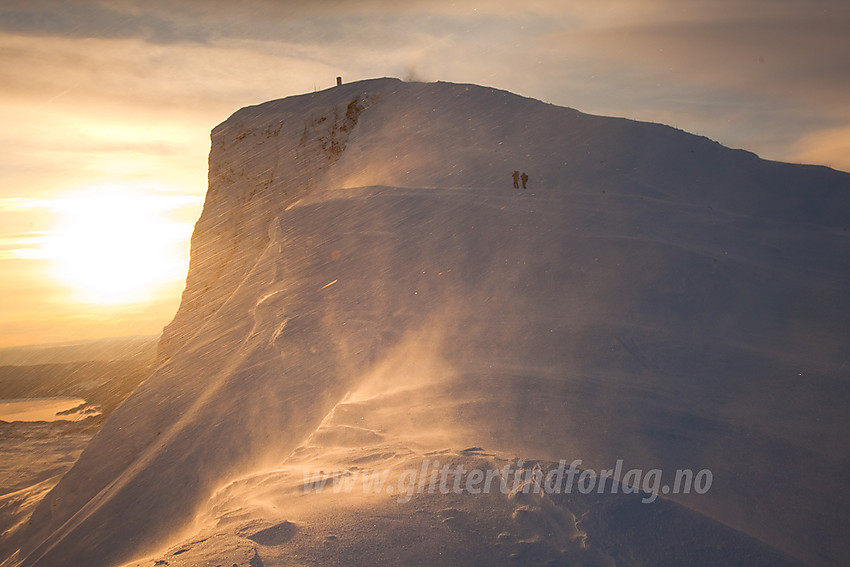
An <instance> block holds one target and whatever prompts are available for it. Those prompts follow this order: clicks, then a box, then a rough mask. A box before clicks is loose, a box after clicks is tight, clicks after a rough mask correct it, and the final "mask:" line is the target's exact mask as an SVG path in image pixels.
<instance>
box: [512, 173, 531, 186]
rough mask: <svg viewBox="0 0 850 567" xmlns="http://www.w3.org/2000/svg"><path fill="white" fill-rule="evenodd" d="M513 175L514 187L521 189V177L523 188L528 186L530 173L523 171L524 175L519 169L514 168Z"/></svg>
mask: <svg viewBox="0 0 850 567" xmlns="http://www.w3.org/2000/svg"><path fill="white" fill-rule="evenodd" d="M513 177H514V189H519V180H520V179H522V188H523V189H525V188H526V184H527V183H528V174H526V173H525V172H524V171H523V172H522V175H520V174H519V171H517V170H516V169H515V170H514V173H513Z"/></svg>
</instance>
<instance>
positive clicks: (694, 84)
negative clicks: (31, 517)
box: [0, 0, 850, 346]
mask: <svg viewBox="0 0 850 567" xmlns="http://www.w3.org/2000/svg"><path fill="white" fill-rule="evenodd" d="M400 4H403V5H400ZM518 5H520V3H516V2H507V1H496V2H487V3H475V2H465V1H458V2H440V1H434V0H429V1H428V2H425V1H415V2H405V3H398V2H390V1H389V0H370V1H361V2H343V1H326V2H287V1H272V0H264V1H261V0H254V1H250V2H238V3H237V2H225V1H223V0H213V1H201V0H194V1H183V2H176V3H175V2H173V1H169V2H165V1H164V0H151V1H148V2H132V1H114V2H106V3H104V2H99V1H95V0H80V1H75V2H67V1H64V0H28V1H16V0H12V1H11V2H4V3H3V4H2V6H0V84H2V85H3V86H2V87H0V124H2V127H1V128H0V346H9V345H18V344H34V343H43V342H54V341H64V340H79V339H89V338H98V337H104V336H119V335H138V334H157V333H158V332H159V331H160V330H161V328H162V326H163V325H165V324H166V323H167V322H168V321H169V320H170V318H171V317H172V316H173V313H174V311H175V310H176V308H177V305H178V303H179V297H180V291H181V289H182V285H183V279H184V278H185V269H186V265H187V259H188V238H189V235H190V233H191V226H192V223H193V222H194V220H195V219H196V218H197V216H198V215H199V213H200V209H201V204H202V199H203V195H204V192H205V189H206V167H207V164H206V157H207V152H208V150H209V131H210V130H211V129H212V128H213V127H214V126H215V125H216V124H218V123H219V122H221V121H223V120H224V119H226V118H227V116H228V115H230V114H231V113H232V112H233V111H235V110H236V109H238V108H240V107H242V106H246V105H249V104H256V103H259V102H263V101H265V100H270V99H274V98H280V97H284V96H288V95H291V94H298V93H302V92H308V91H312V90H314V89H321V88H326V87H330V86H332V85H333V84H334V78H335V77H336V76H337V75H342V76H343V77H344V78H345V79H346V80H355V79H361V78H371V77H380V76H397V77H400V78H413V79H419V80H426V81H430V80H446V81H455V82H470V83H478V84H482V85H486V86H494V87H498V88H503V89H507V90H511V91H513V92H517V93H519V94H522V95H526V96H531V97H535V98H539V99H542V100H545V101H548V102H552V103H554V104H558V105H563V106H571V107H574V108H577V109H579V110H582V111H585V112H590V113H594V114H606V115H614V116H625V117H629V118H635V119H640V120H647V121H653V122H663V123H667V124H670V125H673V126H676V127H678V128H681V129H684V130H688V131H691V132H694V133H698V134H702V135H706V136H708V137H710V138H712V139H715V140H718V141H719V142H721V143H723V144H725V145H728V146H732V147H743V148H746V149H748V150H751V151H754V152H756V153H758V154H759V155H761V156H762V157H765V158H769V159H779V160H785V161H795V162H806V163H816V164H825V165H829V166H832V167H834V168H836V169H844V170H850V107H848V105H847V104H846V101H847V100H848V99H850V97H849V96H848V94H850V84H848V83H850V72H848V71H850V60H848V55H847V54H848V53H850V41H849V40H848V39H847V36H848V34H847V33H846V30H847V29H850V6H848V5H847V3H846V2H843V1H838V0H835V1H833V0H830V1H824V0H805V1H803V0H799V1H795V0H784V1H779V2H778V1H774V0H761V1H754V0H749V1H746V2H732V1H725V0H719V1H718V0H711V1H708V0H705V1H698V0H693V1H689V2H680V1H673V0H646V1H644V2H625V1H614V0H611V1H607V2H599V1H591V0H577V1H572V2H560V1H558V2H555V1H551V2H547V1H536V0H529V1H526V2H523V3H521V6H522V9H519V8H517V6H518ZM107 233H108V234H111V236H110V237H109V238H104V237H102V236H101V235H103V234H107ZM121 251H124V252H123V253H122V252H121ZM128 256H129V257H131V258H132V261H128V260H127V257H128Z"/></svg>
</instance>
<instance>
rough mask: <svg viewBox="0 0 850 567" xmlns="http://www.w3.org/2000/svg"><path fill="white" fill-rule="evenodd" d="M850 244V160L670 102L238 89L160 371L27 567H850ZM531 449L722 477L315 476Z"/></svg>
mask: <svg viewBox="0 0 850 567" xmlns="http://www.w3.org/2000/svg"><path fill="white" fill-rule="evenodd" d="M514 170H517V171H519V172H526V173H527V174H528V186H527V189H525V190H523V189H521V188H520V189H515V188H514V187H513V181H512V175H511V174H512V172H513V171H514ZM847 258H850V175H848V174H846V173H841V172H836V171H833V170H830V169H827V168H823V167H813V166H802V165H791V164H785V163H775V162H767V161H764V160H761V159H759V158H758V157H757V156H755V155H753V154H751V153H748V152H745V151H741V150H731V149H728V148H725V147H723V146H721V145H719V144H717V143H715V142H712V141H711V140H708V139H706V138H703V137H699V136H694V135H691V134H688V133H685V132H682V131H678V130H675V129H672V128H669V127H666V126H662V125H657V124H646V123H638V122H634V121H629V120H625V119H616V118H604V117H598V116H589V115H586V114H582V113H580V112H578V111H576V110H572V109H569V108H561V107H556V106H552V105H548V104H544V103H542V102H539V101H536V100H531V99H526V98H522V97H519V96H516V95H513V94H511V93H508V92H503V91H499V90H495V89H490V88H483V87H479V86H474V85H456V84H448V83H436V84H423V83H405V82H401V81H398V80H395V79H380V80H372V81H363V82H357V83H351V84H347V85H343V86H340V87H336V88H333V89H329V90H326V91H322V92H318V93H312V94H307V95H302V96H296V97H290V98H286V99H282V100H277V101H272V102H268V103H265V104H262V105H259V106H254V107H248V108H244V109H242V110H240V111H238V112H236V113H235V114H234V115H233V116H231V117H230V118H229V119H228V120H227V121H225V122H224V123H223V124H221V125H220V126H218V127H217V128H215V129H214V130H213V133H212V149H211V152H210V172H209V191H208V193H207V198H206V202H205V205H204V211H203V214H202V215H201V218H200V220H199V221H198V223H197V225H196V228H195V232H194V235H193V238H192V252H191V265H190V270H189V274H188V278H187V285H186V290H185V292H184V295H183V302H182V305H181V307H180V309H179V311H178V313H177V315H176V316H175V319H174V321H173V322H172V323H171V324H170V325H169V326H168V327H167V328H166V329H165V331H164V333H163V336H162V339H161V343H160V353H159V360H160V364H159V366H158V369H157V370H156V371H155V372H154V373H153V375H152V376H151V377H150V378H149V379H148V380H147V381H146V382H145V383H144V384H143V385H142V386H141V387H140V388H139V389H138V390H137V391H136V392H135V393H134V394H133V395H132V396H131V397H130V398H129V399H128V400H127V401H126V402H125V403H124V404H123V405H122V406H121V407H120V408H118V410H116V411H115V412H114V414H112V416H111V417H110V418H109V419H108V421H107V422H106V424H105V425H104V427H103V429H102V430H101V431H100V433H99V434H98V435H97V436H96V437H95V438H94V440H93V441H92V443H91V445H90V446H89V447H88V448H87V449H86V451H85V452H84V453H83V455H82V456H81V458H80V459H79V461H78V462H77V464H76V465H75V466H74V467H73V469H72V470H71V471H70V472H68V473H67V474H66V476H65V477H64V478H63V479H62V481H61V482H60V483H59V485H57V486H56V488H55V489H54V490H53V491H52V492H51V493H50V494H49V495H48V496H47V497H46V498H45V500H44V501H43V502H42V503H41V504H40V506H39V507H38V509H37V510H36V512H35V513H34V515H33V517H32V518H31V520H30V524H29V525H27V526H21V527H19V529H18V530H17V532H15V533H13V534H11V535H7V536H6V542H7V543H6V547H8V548H9V552H15V553H14V554H13V555H11V556H10V557H8V558H7V559H6V561H5V562H4V563H2V565H3V566H4V567H5V566H11V565H41V566H43V565H91V566H94V565H117V564H121V563H123V562H127V561H132V560H136V559H138V558H140V557H145V556H150V557H153V558H154V559H155V560H157V561H166V562H168V561H171V562H172V563H169V564H178V560H179V564H181V565H206V564H209V565H215V564H218V563H220V564H222V565H224V564H227V565H231V564H240V565H242V564H244V565H252V566H253V565H260V564H263V562H265V564H266V565H276V564H293V565H294V564H325V565H327V564H334V563H337V564H350V563H358V562H360V563H363V564H371V563H372V562H375V561H379V560H380V561H381V562H383V563H389V564H429V565H433V564H440V563H442V564H458V563H467V564H501V563H510V562H511V561H513V562H514V563H516V562H517V561H519V562H520V563H522V564H547V563H546V562H547V561H548V562H549V563H548V564H570V565H574V564H586V565H605V564H608V565H610V564H617V565H639V564H647V565H651V564H655V565H658V564H670V565H673V564H687V563H688V562H690V564H711V565H716V564H723V563H724V562H725V563H726V564H744V563H746V564H749V565H758V564H763V565H779V564H788V565H791V564H796V563H795V561H796V560H799V561H802V562H805V563H809V564H819V565H832V564H838V562H839V561H841V560H842V558H846V557H847V556H848V555H850V546H848V543H847V541H846V539H844V535H845V533H846V529H847V527H848V526H850V512H848V510H850V490H848V488H847V483H846V476H847V471H848V470H850V451H848V449H847V447H848V444H847V431H850V417H848V415H850V412H848V411H847V409H848V406H849V405H850V385H848V382H847V378H848V373H850V361H848V353H850V327H848V322H850V264H848V262H847ZM481 447H483V449H479V448H481ZM515 458H521V459H523V460H524V461H525V462H526V463H536V464H538V465H539V467H540V470H542V471H547V470H551V469H552V468H553V467H555V466H556V465H557V463H558V462H559V461H560V460H562V459H563V460H566V462H567V463H570V462H572V461H574V460H576V459H581V460H582V464H581V466H582V467H583V468H586V469H592V470H595V471H601V470H603V469H613V468H614V466H615V463H616V462H617V461H618V460H622V461H623V462H624V463H625V467H626V468H628V469H635V468H636V469H641V470H644V471H648V470H650V469H659V470H661V471H663V473H664V475H670V476H672V475H673V473H674V472H675V471H676V470H677V469H690V470H693V471H701V470H709V471H711V475H712V478H713V482H712V483H711V487H710V490H708V491H707V492H705V493H704V494H696V493H694V492H692V493H691V494H669V495H662V496H660V497H659V498H658V500H657V501H655V502H653V503H646V504H644V503H639V502H640V495H632V496H629V495H624V494H622V493H620V494H617V495H610V494H606V495H598V494H596V493H592V494H589V495H580V494H571V495H561V496H553V495H537V496H529V495H526V494H523V493H522V491H521V490H519V491H513V492H511V493H510V494H502V493H501V492H495V491H494V492H493V493H491V494H487V495H477V496H476V495H473V494H465V495H462V496H459V495H455V494H449V495H443V494H439V492H438V493H436V494H433V495H431V494H428V493H427V491H426V493H424V494H418V493H417V494H416V495H415V497H413V498H412V499H411V500H410V502H407V503H400V502H398V501H397V500H398V499H397V498H395V496H394V495H392V496H391V495H389V494H379V495H371V496H364V495H361V496H360V497H357V498H355V497H353V496H348V497H345V496H344V495H330V494H327V493H326V492H323V493H316V492H313V493H310V494H306V493H305V491H304V490H303V487H304V479H305V478H307V476H309V475H313V474H314V473H315V472H316V471H325V472H327V471H337V472H338V474H339V475H343V476H344V477H346V478H352V477H356V475H357V474H359V473H362V472H363V471H365V470H373V471H384V470H385V471H390V478H391V479H396V478H399V477H400V476H401V475H403V474H404V471H406V470H409V469H410V470H418V468H419V467H420V463H422V462H423V459H424V460H431V461H440V462H441V463H442V462H446V463H448V462H449V461H451V462H452V463H454V466H456V465H457V464H458V463H465V464H466V466H467V467H468V468H475V467H479V468H481V469H482V470H484V469H487V470H491V469H496V468H499V467H500V466H502V465H503V464H504V463H506V462H515V461H514V459H515ZM339 471H346V472H345V473H339ZM323 474H324V473H323ZM334 474H336V473H334ZM668 478H669V476H668ZM621 480H622V479H621ZM626 482H628V480H626ZM9 542H11V543H9ZM172 546H176V547H172ZM19 547H20V549H18V548H19ZM15 550H17V551H15ZM174 555H176V556H177V557H175V558H172V556H174ZM742 558H744V559H742ZM154 559H151V560H150V561H148V562H147V563H145V562H142V563H140V564H142V565H150V564H152V562H153V561H154ZM208 561H212V563H208ZM742 561H743V563H742ZM159 564H164V563H159Z"/></svg>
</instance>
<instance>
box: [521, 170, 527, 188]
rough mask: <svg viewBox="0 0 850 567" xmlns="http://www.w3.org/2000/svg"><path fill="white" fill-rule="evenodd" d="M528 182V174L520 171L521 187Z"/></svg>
mask: <svg viewBox="0 0 850 567" xmlns="http://www.w3.org/2000/svg"><path fill="white" fill-rule="evenodd" d="M526 183H528V174H527V173H525V172H524V171H523V172H522V188H523V189H525V188H526V187H525V184H526Z"/></svg>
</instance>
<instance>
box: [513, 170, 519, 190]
mask: <svg viewBox="0 0 850 567" xmlns="http://www.w3.org/2000/svg"><path fill="white" fill-rule="evenodd" d="M513 177H514V189H519V171H517V170H516V169H515V170H514V173H513Z"/></svg>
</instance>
